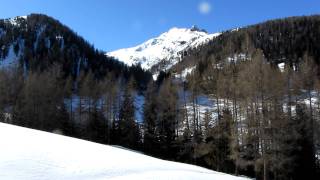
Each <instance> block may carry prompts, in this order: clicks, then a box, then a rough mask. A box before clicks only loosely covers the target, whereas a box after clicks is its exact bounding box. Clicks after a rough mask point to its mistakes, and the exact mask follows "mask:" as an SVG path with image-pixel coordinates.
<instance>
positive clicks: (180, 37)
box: [107, 27, 220, 74]
mask: <svg viewBox="0 0 320 180" xmlns="http://www.w3.org/2000/svg"><path fill="white" fill-rule="evenodd" d="M219 35H220V33H215V34H208V33H207V32H205V31H203V30H200V29H199V28H197V27H192V28H191V29H186V28H172V29H170V30H169V31H168V32H165V33H163V34H161V35H160V36H159V37H156V38H152V39H150V40H148V41H146V42H144V43H142V44H140V45H138V46H136V47H132V48H127V49H120V50H117V51H113V52H109V53H107V55H108V56H113V57H115V58H117V59H119V60H120V61H122V62H124V63H126V64H128V65H134V64H141V67H142V68H144V69H147V70H151V71H152V73H153V74H157V73H158V72H159V71H160V70H164V71H165V70H168V69H170V68H171V67H172V66H173V65H175V64H176V63H178V62H179V60H180V59H181V55H182V52H183V51H184V50H187V49H188V48H194V47H197V46H199V45H201V44H204V43H206V42H208V41H209V40H211V39H213V38H215V37H217V36H219Z"/></svg>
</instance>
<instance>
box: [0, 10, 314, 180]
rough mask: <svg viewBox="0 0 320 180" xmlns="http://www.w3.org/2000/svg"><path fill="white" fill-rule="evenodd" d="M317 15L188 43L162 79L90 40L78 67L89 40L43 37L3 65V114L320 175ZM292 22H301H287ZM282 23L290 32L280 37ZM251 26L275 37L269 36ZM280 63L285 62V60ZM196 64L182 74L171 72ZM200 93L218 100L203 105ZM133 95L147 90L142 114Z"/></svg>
mask: <svg viewBox="0 0 320 180" xmlns="http://www.w3.org/2000/svg"><path fill="white" fill-rule="evenodd" d="M28 21H29V20H28ZM318 21H319V17H317V16H316V17H302V18H297V19H295V18H289V19H285V20H277V21H270V22H267V23H266V24H260V25H257V26H250V27H247V28H244V29H240V30H239V31H235V32H226V33H225V34H223V35H222V36H221V37H219V39H217V40H213V41H212V42H209V43H208V44H207V45H204V46H202V47H199V48H197V49H191V50H189V51H188V52H184V54H183V61H181V63H180V64H177V66H176V67H175V68H174V69H172V70H171V71H169V72H161V73H160V75H159V77H158V79H157V80H156V81H152V79H151V74H150V73H149V72H146V71H144V70H142V69H141V68H140V67H139V66H133V67H126V66H125V65H123V64H121V63H118V62H117V61H116V60H113V59H107V58H108V57H106V56H104V57H102V56H103V55H102V53H100V52H96V51H95V50H93V51H91V50H90V49H92V48H93V47H92V48H89V50H90V52H88V54H86V53H84V54H83V56H88V62H90V63H88V65H85V64H83V66H81V67H82V68H80V70H79V72H77V73H76V71H74V68H75V66H73V65H72V64H75V63H76V61H75V60H76V59H77V58H78V57H77V58H73V57H72V56H71V55H74V56H76V55H77V54H78V53H80V52H85V50H83V51H82V50H80V49H81V47H77V48H75V49H76V50H79V52H77V53H76V52H73V50H72V49H73V48H74V46H72V44H70V48H69V50H68V49H67V50H65V51H62V52H64V53H65V55H61V54H58V55H57V54H56V55H55V53H54V52H56V53H61V50H60V49H59V48H58V50H53V47H52V48H48V47H46V46H44V47H43V48H42V51H41V52H43V53H38V52H29V53H30V54H29V55H26V56H23V57H24V58H26V60H25V61H23V60H22V61H21V62H22V63H21V66H18V67H14V68H3V69H0V82H1V83H0V121H1V122H6V123H11V124H16V125H20V126H24V127H29V128H34V129H39V130H44V131H48V132H54V133H58V134H63V135H67V136H72V137H76V138H81V139H86V140H90V141H94V142H98V143H103V144H111V145H119V146H123V147H126V148H130V149H134V150H137V151H141V152H143V153H145V154H148V155H152V156H155V157H160V158H163V159H168V160H174V161H179V162H185V163H190V164H196V165H200V166H203V167H207V168H210V169H213V170H217V171H221V172H227V173H231V174H235V175H245V176H248V177H252V178H257V179H263V180H267V179H275V180H284V179H293V180H294V179H303V178H305V177H310V178H309V179H317V178H319V177H320V127H319V126H320V102H319V99H320V79H319V72H320V71H319V66H318V63H319V48H317V47H318V46H319V44H320V43H318V42H319V41H316V39H312V40H310V41H303V42H306V44H307V45H304V44H302V42H301V41H302V40H301V39H306V38H307V37H308V36H311V37H316V36H315V33H319V31H320V28H319V27H320V26H319V25H320V23H319V22H318ZM270 23H271V24H272V25H273V26H271V27H270V25H269V24H270ZM0 24H1V23H0ZM305 24H307V25H305ZM290 26H297V27H300V26H301V27H303V28H300V30H301V32H300V31H299V32H291V31H290V32H289V29H290V28H284V27H290ZM282 27H283V28H282ZM315 27H316V28H315ZM269 28H270V29H274V30H275V31H274V32H273V31H272V32H271V31H269V30H268V29H269ZM293 29H299V28H293ZM282 30H283V31H288V33H285V34H287V35H288V36H290V37H291V38H288V39H290V40H288V39H287V38H283V37H282V36H281V37H280V35H279V34H282V33H280V32H282ZM279 31H280V32H279ZM311 31H312V32H313V33H310V32H311ZM27 32H28V31H27ZM302 32H303V33H302ZM254 34H255V35H257V34H258V36H260V35H261V36H260V37H268V38H269V40H270V39H273V38H272V37H274V36H273V35H270V34H274V35H279V37H277V39H276V40H275V39H273V40H270V42H268V43H267V42H266V41H267V40H266V38H261V39H260V40H259V39H258V40H257V38H256V36H255V35H254ZM262 35H263V36H262ZM70 37H73V36H70ZM75 37H77V36H75ZM293 37H295V38H293ZM317 37H320V36H317ZM268 38H267V39H268ZM44 39H45V38H44ZM76 39H77V38H76ZM294 39H300V40H301V41H300V40H294ZM1 40H3V41H0V42H2V43H3V44H6V41H4V39H3V38H1ZM75 41H78V40H75ZM79 41H81V39H80V40H79ZM311 41H315V42H314V43H311ZM73 42H74V41H72V43H73ZM218 42H219V43H218ZM308 42H310V43H308ZM25 43H27V41H25ZM67 44H68V43H67ZM75 44H76V43H75ZM219 44H220V45H219ZM316 44H318V45H316ZM83 46H87V43H85V42H83ZM5 47H6V46H5ZM27 47H29V46H27ZM67 47H68V46H67ZM88 47H89V46H88ZM280 47H281V48H280ZM297 48H301V49H300V50H299V51H297ZM31 49H32V48H31ZM40 49H41V48H40ZM40 49H39V48H36V50H33V51H40ZM48 49H49V50H52V52H50V51H49V52H48ZM84 49H88V48H87V47H84ZM25 52H28V51H25ZM2 53H4V52H2ZM90 53H92V56H89V55H90ZM38 54H39V55H38ZM41 54H42V55H43V56H41ZM29 56H30V57H29ZM27 57H28V58H27ZM55 57H63V59H60V60H56V59H55ZM45 58H47V59H45ZM31 60H32V61H31ZM49 60H50V61H49ZM104 60H106V61H104ZM48 61H49V62H50V63H49V62H48ZM109 61H110V62H112V63H111V64H113V65H114V66H109V64H108V62H109ZM25 62H29V63H27V64H28V67H29V68H28V71H27V73H26V72H25V68H24V66H23V64H24V63H25ZM31 62H32V63H31ZM106 62H107V63H106ZM278 63H285V65H284V67H281V68H279V66H278ZM68 65H70V66H68ZM193 65H195V66H196V68H195V70H194V71H193V72H192V73H191V74H189V75H188V76H187V77H186V80H182V79H180V78H177V77H176V76H175V73H177V72H178V71H179V70H182V69H183V68H184V67H186V66H193ZM104 67H109V69H108V68H107V69H105V68H104ZM200 95H205V96H206V97H208V99H210V100H212V101H213V102H214V105H213V106H214V108H211V109H209V108H208V109H206V110H205V112H202V111H201V109H200V106H199V103H198V97H199V96H200ZM137 96H143V97H144V103H143V104H141V106H143V118H142V119H143V120H142V121H139V119H137V118H136V115H135V112H136V109H137V108H138V107H136V103H135V99H136V97H137ZM62 148H63V147H62Z"/></svg>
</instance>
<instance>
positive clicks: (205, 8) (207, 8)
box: [198, 1, 211, 14]
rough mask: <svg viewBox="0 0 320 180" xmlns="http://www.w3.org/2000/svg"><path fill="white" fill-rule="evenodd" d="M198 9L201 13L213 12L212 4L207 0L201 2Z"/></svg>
mask: <svg viewBox="0 0 320 180" xmlns="http://www.w3.org/2000/svg"><path fill="white" fill-rule="evenodd" d="M198 10H199V12H200V13H201V14H209V13H210V12H211V4H210V3H209V2H207V1H203V2H201V3H200V4H199V6H198Z"/></svg>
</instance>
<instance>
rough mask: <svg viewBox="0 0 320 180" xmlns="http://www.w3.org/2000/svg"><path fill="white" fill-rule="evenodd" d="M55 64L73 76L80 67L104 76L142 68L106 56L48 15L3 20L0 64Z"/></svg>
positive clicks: (31, 66)
mask: <svg viewBox="0 0 320 180" xmlns="http://www.w3.org/2000/svg"><path fill="white" fill-rule="evenodd" d="M52 64H58V65H60V66H61V68H62V71H63V72H64V73H65V75H66V76H67V75H72V76H73V77H77V76H79V74H80V71H84V72H88V71H92V72H93V73H94V75H95V76H96V77H101V78H103V77H104V76H105V75H106V74H107V73H112V74H113V75H115V76H116V77H117V76H125V77H129V76H130V75H131V74H133V71H139V70H138V69H136V67H133V68H129V67H128V66H126V65H125V64H123V63H121V62H119V61H116V60H114V58H112V57H106V56H105V55H104V53H103V52H102V51H99V50H97V49H95V48H94V47H93V46H92V45H90V44H89V43H88V42H87V41H86V40H84V39H83V38H82V37H80V36H79V35H77V34H76V33H75V32H74V31H72V30H71V29H70V28H68V27H67V26H65V25H63V24H62V23H60V22H59V21H57V20H55V19H53V18H51V17H48V16H46V15H41V14H31V15H28V16H20V17H15V18H10V19H2V20H0V68H6V67H9V66H12V65H18V66H20V67H23V68H24V70H45V69H46V68H48V67H49V66H51V65H52ZM139 73H141V71H139ZM145 77H148V75H146V74H145Z"/></svg>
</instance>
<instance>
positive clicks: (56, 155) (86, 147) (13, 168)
mask: <svg viewBox="0 0 320 180" xmlns="http://www.w3.org/2000/svg"><path fill="white" fill-rule="evenodd" d="M0 147H1V148H0V169H1V171H0V177H1V178H0V179H11V180H20V179H21V180H25V179H33V180H37V179H39V180H40V179H47V180H50V179H64V180H73V179H77V180H82V179H90V180H94V179H101V180H102V179H117V180H118V179H139V180H141V179H159V180H161V179H199V180H200V179H224V180H244V179H246V178H241V177H235V176H231V175H228V174H224V173H219V172H215V171H211V170H208V169H205V168H201V167H198V166H193V165H187V164H182V163H176V162H170V161H164V160H160V159H156V158H153V157H150V156H146V155H143V154H140V153H137V152H133V151H130V150H126V149H121V148H117V147H112V146H106V145H101V144H96V143H92V142H88V141H84V140H79V139H74V138H70V137H65V136H61V135H55V134H50V133H46V132H41V131H37V130H31V129H27V128H22V127H18V126H13V125H7V124H3V123H0Z"/></svg>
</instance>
